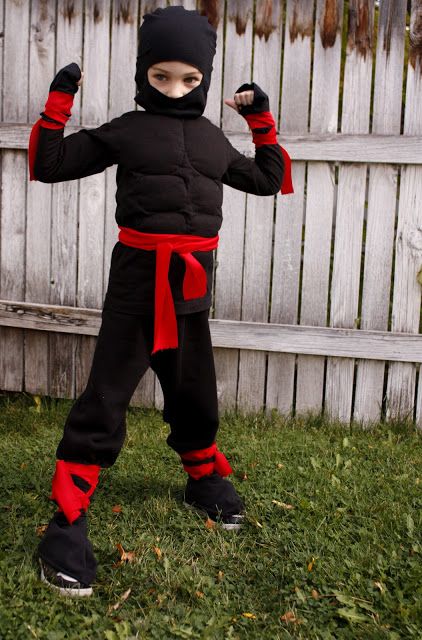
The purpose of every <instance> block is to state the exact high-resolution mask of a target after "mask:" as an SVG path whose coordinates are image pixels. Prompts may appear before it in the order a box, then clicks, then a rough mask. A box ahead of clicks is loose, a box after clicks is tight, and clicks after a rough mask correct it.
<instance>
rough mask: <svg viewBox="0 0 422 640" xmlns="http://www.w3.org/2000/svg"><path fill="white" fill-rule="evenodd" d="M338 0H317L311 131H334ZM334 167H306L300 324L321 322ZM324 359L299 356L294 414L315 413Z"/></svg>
mask: <svg viewBox="0 0 422 640" xmlns="http://www.w3.org/2000/svg"><path fill="white" fill-rule="evenodd" d="M342 18H343V0H318V2H317V12H316V28H315V46H314V63H313V81H312V102H311V127H310V128H311V133H317V132H320V133H324V132H325V133H327V132H337V117H338V115H337V114H338V94H339V79H340V54H341V26H342ZM334 189H335V184H334V165H333V164H331V165H330V164H329V163H327V162H318V163H315V162H310V163H309V164H308V183H307V198H306V227H305V246H304V255H303V278H302V299H301V309H300V323H301V324H307V325H319V326H325V325H326V322H327V299H328V280H329V270H330V255H331V230H332V219H333V206H334ZM323 381H324V358H323V357H313V356H299V358H298V370H297V394H296V411H297V412H298V413H301V412H304V411H308V410H312V411H321V408H322V399H323V384H324V382H323Z"/></svg>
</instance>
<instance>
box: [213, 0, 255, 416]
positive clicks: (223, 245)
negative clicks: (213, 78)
mask: <svg viewBox="0 0 422 640" xmlns="http://www.w3.org/2000/svg"><path fill="white" fill-rule="evenodd" d="M252 9H253V3H252V0H246V1H245V2H238V1H236V0H228V2H227V10H226V20H227V22H226V41H225V50H224V79H223V98H232V97H233V95H234V92H235V91H236V89H237V88H238V87H239V86H240V85H241V84H243V83H244V82H248V80H249V79H250V75H251V60H252V15H253V14H252ZM233 61H236V64H233ZM222 108H223V113H222V127H223V129H224V131H226V132H227V131H244V130H245V122H244V121H243V119H242V117H241V116H240V115H239V114H238V113H236V112H235V111H234V109H231V108H230V107H228V106H227V105H225V104H223V107H222ZM223 196H224V201H223V225H222V228H221V233H220V243H219V247H218V249H217V265H216V272H215V318H225V319H228V320H240V317H241V305H242V301H241V296H242V265H243V243H244V226H245V204H246V194H245V193H244V192H242V191H238V190H235V189H231V188H230V187H228V186H227V185H223ZM238 363H239V351H238V350H237V349H227V350H224V349H216V350H215V364H216V371H217V388H218V396H219V401H220V406H221V407H222V408H224V409H228V408H233V407H234V406H235V404H236V393H237V377H238Z"/></svg>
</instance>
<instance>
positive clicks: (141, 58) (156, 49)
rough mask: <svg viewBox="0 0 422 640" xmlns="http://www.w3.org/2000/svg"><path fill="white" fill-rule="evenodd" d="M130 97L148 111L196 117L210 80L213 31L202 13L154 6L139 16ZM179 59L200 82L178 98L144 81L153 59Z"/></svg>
mask: <svg viewBox="0 0 422 640" xmlns="http://www.w3.org/2000/svg"><path fill="white" fill-rule="evenodd" d="M143 18H144V22H143V23H142V25H141V27H140V29H139V48H138V56H137V60H136V75H135V82H136V85H137V89H138V93H137V94H136V96H135V98H134V100H135V101H136V102H137V104H139V105H140V106H141V107H143V108H144V109H145V110H146V111H148V112H150V113H156V114H161V115H166V116H175V117H179V118H198V117H199V116H200V115H202V113H203V112H204V110H205V107H206V104H207V93H208V89H209V86H210V82H211V73H212V69H213V66H212V61H213V58H214V55H215V47H216V40H217V34H216V31H215V29H214V27H213V26H212V25H211V24H210V23H209V22H208V18H207V17H206V16H201V15H200V14H199V13H198V11H196V10H193V11H188V10H187V9H184V7H182V6H174V7H166V8H165V9H156V10H155V11H154V12H153V13H147V14H145V15H144V16H143ZM173 60H179V61H181V62H185V63H186V64H190V65H192V66H194V67H196V68H197V69H199V70H200V71H201V73H202V74H203V77H202V81H201V83H200V84H199V85H198V86H197V87H195V88H194V89H191V90H190V91H189V92H188V93H187V94H185V95H184V96H182V97H180V98H169V97H168V96H166V95H165V94H164V93H161V91H158V89H156V88H155V87H153V86H151V85H150V83H149V82H148V76H147V71H148V69H149V67H150V66H151V65H153V64H156V63H157V62H165V61H173Z"/></svg>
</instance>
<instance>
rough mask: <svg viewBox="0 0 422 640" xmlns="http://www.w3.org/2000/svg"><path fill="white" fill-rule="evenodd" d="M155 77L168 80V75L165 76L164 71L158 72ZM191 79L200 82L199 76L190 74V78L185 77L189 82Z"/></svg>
mask: <svg viewBox="0 0 422 640" xmlns="http://www.w3.org/2000/svg"><path fill="white" fill-rule="evenodd" d="M154 77H155V78H157V80H161V79H163V80H166V79H167V78H166V76H164V75H163V74H162V73H157V74H156V75H155V76H154ZM190 80H193V82H196V81H198V82H199V78H195V76H190V77H189V78H185V82H189V81H190Z"/></svg>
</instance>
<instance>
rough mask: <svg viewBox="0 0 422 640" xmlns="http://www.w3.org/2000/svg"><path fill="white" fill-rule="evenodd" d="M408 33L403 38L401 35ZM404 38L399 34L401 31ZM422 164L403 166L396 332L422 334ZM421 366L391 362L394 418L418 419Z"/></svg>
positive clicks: (412, 131) (414, 26)
mask: <svg viewBox="0 0 422 640" xmlns="http://www.w3.org/2000/svg"><path fill="white" fill-rule="evenodd" d="M421 15H422V2H421V0H413V1H412V12H411V20H410V49H409V64H408V69H407V86H406V101H405V115H404V130H403V133H404V135H421V133H422V53H421V42H422V21H421ZM401 37H403V36H401ZM397 38H398V39H399V34H397ZM421 203H422V168H421V167H420V166H418V165H405V166H403V167H402V169H401V177H400V197H399V212H398V221H397V235H396V259H395V269H394V292H393V314H392V322H391V330H392V331H407V332H409V333H418V331H419V324H420V313H421V311H420V308H421V286H420V284H419V282H418V280H417V277H418V273H420V271H421V269H422V206H421ZM415 384H416V365H414V364H407V363H398V362H394V363H390V366H389V371H388V385H387V415H388V417H389V418H403V417H405V418H407V417H409V418H411V419H412V418H413V410H414V402H415Z"/></svg>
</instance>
